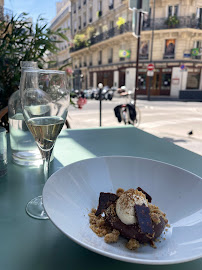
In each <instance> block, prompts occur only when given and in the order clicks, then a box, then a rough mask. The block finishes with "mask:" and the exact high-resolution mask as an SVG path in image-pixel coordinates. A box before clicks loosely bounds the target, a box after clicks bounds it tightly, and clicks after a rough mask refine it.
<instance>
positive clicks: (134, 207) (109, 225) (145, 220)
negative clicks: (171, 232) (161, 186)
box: [89, 187, 168, 249]
mask: <svg viewBox="0 0 202 270" xmlns="http://www.w3.org/2000/svg"><path fill="white" fill-rule="evenodd" d="M151 201H152V198H151V196H150V195H149V194H148V193H146V192H145V191H144V190H143V189H141V188H140V187H138V188H137V189H136V190H134V189H129V190H127V191H124V190H123V189H118V190H117V192H116V194H113V193H104V192H101V193H100V197H99V205H98V207H97V210H95V209H92V212H91V213H90V214H89V216H90V228H91V229H92V230H93V231H94V232H95V233H96V234H97V235H98V236H105V242H107V243H113V242H117V241H118V238H119V235H121V236H123V237H124V238H126V239H128V240H129V242H128V243H127V245H126V246H127V248H129V249H137V248H138V247H139V246H140V244H142V243H151V244H152V245H153V240H156V239H157V238H158V237H159V236H160V235H161V234H162V232H163V230H164V229H165V227H166V226H167V223H168V220H167V219H166V215H165V214H164V213H163V212H162V211H161V210H160V209H159V208H158V207H157V206H155V205H153V204H152V203H151Z"/></svg>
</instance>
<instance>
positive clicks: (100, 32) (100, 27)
mask: <svg viewBox="0 0 202 270" xmlns="http://www.w3.org/2000/svg"><path fill="white" fill-rule="evenodd" d="M99 34H102V26H99Z"/></svg>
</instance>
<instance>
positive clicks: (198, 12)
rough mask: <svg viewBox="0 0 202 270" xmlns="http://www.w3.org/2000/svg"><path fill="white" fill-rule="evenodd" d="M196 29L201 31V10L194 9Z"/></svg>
mask: <svg viewBox="0 0 202 270" xmlns="http://www.w3.org/2000/svg"><path fill="white" fill-rule="evenodd" d="M196 19H197V28H198V29H202V8H197V9H196Z"/></svg>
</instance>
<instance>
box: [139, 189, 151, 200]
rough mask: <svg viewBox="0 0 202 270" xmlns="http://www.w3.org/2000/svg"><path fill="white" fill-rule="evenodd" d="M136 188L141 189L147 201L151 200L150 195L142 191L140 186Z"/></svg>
mask: <svg viewBox="0 0 202 270" xmlns="http://www.w3.org/2000/svg"><path fill="white" fill-rule="evenodd" d="M137 190H138V191H142V193H143V194H144V195H145V196H146V199H147V200H148V202H149V203H150V202H151V201H152V197H151V196H150V195H149V194H148V193H147V192H146V191H144V190H143V189H142V188H141V187H138V188H137Z"/></svg>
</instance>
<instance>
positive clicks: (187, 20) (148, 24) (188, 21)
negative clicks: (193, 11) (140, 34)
mask: <svg viewBox="0 0 202 270" xmlns="http://www.w3.org/2000/svg"><path fill="white" fill-rule="evenodd" d="M177 19H178V21H179V23H178V24H175V25H168V23H167V18H156V19H155V21H154V20H153V19H147V20H144V21H143V29H142V30H151V29H152V27H153V23H154V29H155V30H162V29H174V28H195V29H202V22H201V21H200V20H199V19H197V18H193V17H191V16H180V17H177Z"/></svg>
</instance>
